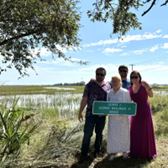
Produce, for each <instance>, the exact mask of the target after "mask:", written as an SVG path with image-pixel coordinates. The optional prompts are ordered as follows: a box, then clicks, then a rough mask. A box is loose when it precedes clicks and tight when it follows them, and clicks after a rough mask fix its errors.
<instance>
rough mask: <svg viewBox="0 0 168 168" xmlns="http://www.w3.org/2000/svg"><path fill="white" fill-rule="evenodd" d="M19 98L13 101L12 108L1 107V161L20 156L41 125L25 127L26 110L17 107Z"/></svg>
mask: <svg viewBox="0 0 168 168" xmlns="http://www.w3.org/2000/svg"><path fill="white" fill-rule="evenodd" d="M18 100H19V98H17V99H14V100H13V105H12V108H8V109H7V108H6V107H5V108H4V107H3V106H2V105H0V120H1V125H0V130H1V132H0V145H1V150H0V152H1V153H0V154H1V159H2V158H3V157H5V158H6V157H7V156H9V155H10V154H13V153H15V154H16V156H17V154H19V150H20V148H21V146H22V144H24V143H25V142H28V143H29V139H30V136H31V135H32V133H33V132H34V131H35V130H36V129H37V128H38V126H39V124H35V125H31V123H29V124H28V125H27V126H23V125H22V122H23V121H24V119H25V118H24V111H26V110H29V109H26V108H21V107H16V105H17V103H18Z"/></svg>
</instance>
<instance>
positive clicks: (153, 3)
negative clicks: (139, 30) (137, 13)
mask: <svg viewBox="0 0 168 168" xmlns="http://www.w3.org/2000/svg"><path fill="white" fill-rule="evenodd" d="M155 2H156V0H153V2H152V4H151V6H150V7H149V9H148V10H146V11H145V12H144V13H143V14H142V16H144V15H145V14H146V13H148V12H149V11H150V10H151V8H152V7H153V5H155Z"/></svg>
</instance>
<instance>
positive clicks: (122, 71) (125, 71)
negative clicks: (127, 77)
mask: <svg viewBox="0 0 168 168" xmlns="http://www.w3.org/2000/svg"><path fill="white" fill-rule="evenodd" d="M122 72H128V71H127V70H120V73H122Z"/></svg>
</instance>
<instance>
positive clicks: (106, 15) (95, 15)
mask: <svg viewBox="0 0 168 168" xmlns="http://www.w3.org/2000/svg"><path fill="white" fill-rule="evenodd" d="M95 1H96V2H95V3H93V6H94V9H93V10H88V12H87V14H88V17H89V18H90V19H91V21H93V22H94V21H103V22H106V21H107V20H108V19H110V20H111V21H112V22H113V26H112V27H113V32H112V34H119V37H121V36H123V35H125V34H126V33H127V32H128V31H129V30H130V28H133V29H136V28H139V29H141V23H140V22H139V21H138V18H137V16H136V13H133V12H131V10H130V9H135V10H138V9H139V7H140V6H143V5H144V4H146V3H151V4H150V7H149V8H148V9H147V10H146V11H144V12H143V13H142V16H144V15H145V14H146V13H148V12H149V11H150V10H151V9H152V7H153V6H154V5H155V3H156V0H145V1H143V0H95ZM163 1H164V2H163V3H162V4H161V6H164V5H166V4H167V3H168V0H163Z"/></svg>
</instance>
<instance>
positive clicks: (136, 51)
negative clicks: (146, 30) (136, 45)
mask: <svg viewBox="0 0 168 168" xmlns="http://www.w3.org/2000/svg"><path fill="white" fill-rule="evenodd" d="M146 51H147V50H134V51H133V53H134V54H142V53H144V52H146Z"/></svg>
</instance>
